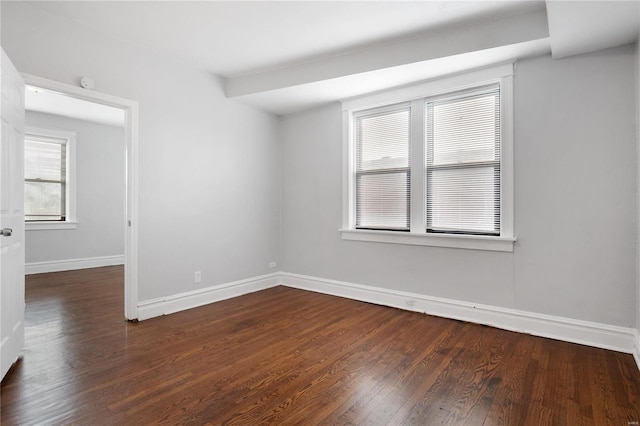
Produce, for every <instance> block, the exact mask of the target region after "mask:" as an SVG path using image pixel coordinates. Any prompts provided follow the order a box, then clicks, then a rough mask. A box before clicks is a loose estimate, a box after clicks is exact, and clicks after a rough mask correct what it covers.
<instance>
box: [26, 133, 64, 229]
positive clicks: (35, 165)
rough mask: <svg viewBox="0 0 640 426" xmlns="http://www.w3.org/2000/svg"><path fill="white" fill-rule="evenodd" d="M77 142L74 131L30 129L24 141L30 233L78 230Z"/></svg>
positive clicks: (27, 212) (27, 225)
mask: <svg viewBox="0 0 640 426" xmlns="http://www.w3.org/2000/svg"><path fill="white" fill-rule="evenodd" d="M75 140H76V135H75V133H73V132H66V131H60V130H54V129H41V128H32V127H31V128H27V131H26V133H25V142H24V208H25V221H26V227H27V230H33V229H61V228H73V227H75V191H74V188H75V187H74V181H73V176H74V173H73V166H74V162H73V159H74V153H75V150H74V148H75V146H74V145H75Z"/></svg>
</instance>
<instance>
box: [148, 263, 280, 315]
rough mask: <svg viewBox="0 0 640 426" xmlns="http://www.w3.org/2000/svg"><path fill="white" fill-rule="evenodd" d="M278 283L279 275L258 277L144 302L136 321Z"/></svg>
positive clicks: (262, 288) (236, 295)
mask: <svg viewBox="0 0 640 426" xmlns="http://www.w3.org/2000/svg"><path fill="white" fill-rule="evenodd" d="M279 283H280V274H279V273H273V274H267V275H260V276H257V277H253V278H247V279H244V280H238V281H233V282H230V283H226V284H220V285H216V286H212V287H207V288H202V289H198V290H192V291H187V292H185V293H179V294H174V295H172V296H167V297H159V298H156V299H151V300H145V301H142V302H139V303H138V319H139V320H140V321H142V320H146V319H149V318H153V317H158V316H161V315H168V314H172V313H175V312H179V311H184V310H186V309H191V308H195V307H198V306H202V305H207V304H209V303H213V302H219V301H221V300H226V299H231V298H232V297H238V296H242V295H244V294H247V293H253V292H255V291H260V290H264V289H267V288H270V287H275V286H277V285H279Z"/></svg>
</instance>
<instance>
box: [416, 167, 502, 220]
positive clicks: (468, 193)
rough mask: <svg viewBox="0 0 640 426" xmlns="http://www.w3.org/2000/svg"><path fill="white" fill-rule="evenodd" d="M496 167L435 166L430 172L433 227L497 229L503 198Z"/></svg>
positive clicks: (429, 193) (429, 200)
mask: <svg viewBox="0 0 640 426" xmlns="http://www.w3.org/2000/svg"><path fill="white" fill-rule="evenodd" d="M496 174H497V173H496V169H495V168H494V167H473V168H466V169H441V170H433V171H431V173H429V174H428V177H427V179H428V191H429V190H430V192H428V194H427V197H428V202H429V203H430V207H431V208H430V210H429V216H430V217H429V223H428V228H429V229H435V230H461V231H462V230H463V231H476V232H495V231H497V230H498V228H499V222H497V221H498V217H497V215H496V212H497V207H498V206H499V202H500V201H499V198H498V197H497V196H496V194H497V193H498V192H497V189H496V188H498V185H499V182H498V179H497V178H496Z"/></svg>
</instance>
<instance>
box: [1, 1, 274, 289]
mask: <svg viewBox="0 0 640 426" xmlns="http://www.w3.org/2000/svg"><path fill="white" fill-rule="evenodd" d="M0 7H2V13H1V17H2V38H1V43H2V47H3V48H4V50H5V51H6V52H7V54H8V55H9V57H10V58H11V59H12V61H13V63H14V64H15V65H16V67H17V68H18V70H19V71H21V72H25V73H29V74H33V75H37V76H41V77H45V78H48V79H51V80H56V81H59V82H62V83H67V84H74V85H77V84H78V81H79V78H80V77H81V76H87V77H90V78H92V79H93V80H94V81H95V83H96V89H95V90H96V91H99V92H103V93H107V94H111V95H115V96H120V97H123V98H127V99H132V100H135V101H137V102H138V103H139V115H140V119H139V138H140V139H139V149H140V150H139V157H140V164H139V223H138V224H137V225H138V236H139V247H138V254H139V277H138V280H139V300H140V301H144V300H148V299H152V298H157V297H164V296H168V295H172V294H176V293H182V292H185V291H190V290H196V289H198V288H203V287H208V286H212V285H216V284H219V283H227V282H231V281H234V280H238V279H242V278H247V277H253V276H257V275H261V274H265V273H268V272H272V271H273V269H269V262H270V261H275V262H278V264H279V263H280V259H279V244H280V243H279V240H280V238H279V235H280V198H279V194H280V192H279V181H280V176H279V173H280V161H279V159H280V152H279V146H280V144H279V140H278V123H279V120H278V118H277V117H276V116H273V115H271V114H267V113H264V112H261V111H258V110H255V109H253V108H250V107H247V106H244V105H242V104H239V103H237V102H234V101H229V100H227V99H226V98H225V97H224V93H223V91H222V87H221V83H220V81H219V80H218V79H217V78H216V77H214V76H212V75H210V74H208V73H205V72H202V71H200V70H197V69H195V68H193V67H191V66H190V65H189V64H186V63H177V62H171V61H170V60H169V59H166V58H164V57H162V56H161V55H158V54H156V53H154V52H151V51H149V50H146V49H143V48H139V47H137V46H133V45H130V44H127V43H123V42H120V41H118V40H117V34H113V38H112V37H111V36H108V35H102V34H98V33H95V32H93V31H92V30H91V29H89V28H85V27H83V26H82V24H81V23H77V22H72V21H69V20H65V19H63V18H60V17H58V16H56V15H52V14H50V13H47V12H44V11H42V10H41V9H38V8H37V7H34V6H32V5H30V4H27V3H25V2H15V3H14V2H2V4H1V6H0ZM196 270H200V271H202V282H201V283H197V284H196V283H194V271H196Z"/></svg>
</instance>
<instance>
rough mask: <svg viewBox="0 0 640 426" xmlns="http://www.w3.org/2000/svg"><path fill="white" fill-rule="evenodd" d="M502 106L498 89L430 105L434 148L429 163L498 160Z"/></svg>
mask: <svg viewBox="0 0 640 426" xmlns="http://www.w3.org/2000/svg"><path fill="white" fill-rule="evenodd" d="M499 108H500V102H499V96H498V92H497V91H495V92H494V93H489V94H483V95H477V96H471V97H466V98H463V99H455V100H450V101H441V102H438V101H436V102H432V103H430V104H428V105H427V111H428V114H429V112H431V114H430V115H431V116H430V117H428V119H427V121H428V122H429V123H430V124H431V126H432V127H431V130H432V133H431V134H430V135H429V136H428V137H429V139H430V140H431V143H432V146H431V149H432V151H433V153H432V157H431V159H430V161H431V162H430V163H429V164H432V165H443V164H459V163H468V162H478V161H494V160H499V158H497V157H498V156H499V152H500V151H499V150H497V149H496V147H497V144H498V143H499V129H500V120H499Z"/></svg>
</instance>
